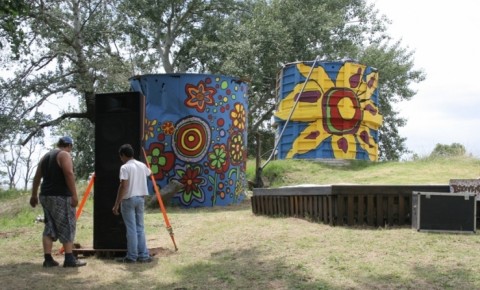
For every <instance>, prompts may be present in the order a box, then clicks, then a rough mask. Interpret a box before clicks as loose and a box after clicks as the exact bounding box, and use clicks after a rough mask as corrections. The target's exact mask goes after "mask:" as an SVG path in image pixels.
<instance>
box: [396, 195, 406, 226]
mask: <svg viewBox="0 0 480 290" xmlns="http://www.w3.org/2000/svg"><path fill="white" fill-rule="evenodd" d="M405 223H406V220H405V196H404V195H399V196H398V225H400V226H403V225H404V224H405Z"/></svg>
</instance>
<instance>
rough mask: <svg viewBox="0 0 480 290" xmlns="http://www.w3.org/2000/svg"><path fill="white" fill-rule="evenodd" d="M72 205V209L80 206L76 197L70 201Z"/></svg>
mask: <svg viewBox="0 0 480 290" xmlns="http://www.w3.org/2000/svg"><path fill="white" fill-rule="evenodd" d="M70 205H71V206H72V207H77V205H78V198H77V197H76V196H72V198H71V200H70Z"/></svg>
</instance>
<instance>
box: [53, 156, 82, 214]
mask: <svg viewBox="0 0 480 290" xmlns="http://www.w3.org/2000/svg"><path fill="white" fill-rule="evenodd" d="M57 160H58V165H59V166H60V168H62V171H63V175H64V176H65V183H66V184H67V187H68V190H69V191H70V192H71V193H72V203H71V205H72V206H73V207H76V206H77V205H78V195H77V189H76V188H75V174H74V173H73V162H72V157H71V156H70V154H69V153H68V152H65V151H60V153H58V159H57Z"/></svg>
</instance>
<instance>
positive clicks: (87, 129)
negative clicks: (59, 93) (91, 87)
mask: <svg viewBox="0 0 480 290" xmlns="http://www.w3.org/2000/svg"><path fill="white" fill-rule="evenodd" d="M53 132H54V134H56V135H58V136H64V135H69V136H71V137H72V138H73V140H74V146H73V150H72V158H73V166H74V170H75V175H76V177H77V179H87V178H88V176H89V174H90V173H92V172H94V170H95V168H94V167H95V126H94V124H92V123H91V122H90V121H89V120H87V119H74V120H66V121H64V122H62V124H60V125H59V126H57V127H56V128H55V130H54V131H53Z"/></svg>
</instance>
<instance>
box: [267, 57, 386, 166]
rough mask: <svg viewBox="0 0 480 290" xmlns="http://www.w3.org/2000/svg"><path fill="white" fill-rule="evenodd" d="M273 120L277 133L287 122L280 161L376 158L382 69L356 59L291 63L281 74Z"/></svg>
mask: <svg viewBox="0 0 480 290" xmlns="http://www.w3.org/2000/svg"><path fill="white" fill-rule="evenodd" d="M312 66H314V67H313V70H312ZM310 72H312V73H311V75H310V77H309V78H308V75H309V73H310ZM302 90H303V91H302ZM295 103H297V105H296V107H295V110H294V111H293V113H292V108H293V107H294V106H295ZM289 117H290V119H289ZM288 119H289V121H288V123H287V120H288ZM275 122H276V124H277V125H278V127H277V128H278V130H279V132H281V131H282V130H283V127H284V126H285V124H287V127H286V128H285V130H283V131H284V133H283V135H282V136H280V140H279V141H280V142H279V147H278V148H277V149H278V150H277V157H278V158H279V159H289V158H303V159H316V158H323V159H332V158H333V159H358V160H371V161H376V160H378V129H379V128H380V126H381V125H382V123H383V117H382V115H381V114H380V112H379V109H378V71H377V70H376V69H374V68H372V67H369V66H366V65H363V64H360V63H357V62H354V61H332V62H313V61H310V62H295V63H290V64H287V65H285V66H284V67H283V68H282V70H281V71H280V73H279V75H278V78H277V110H276V112H275Z"/></svg>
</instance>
